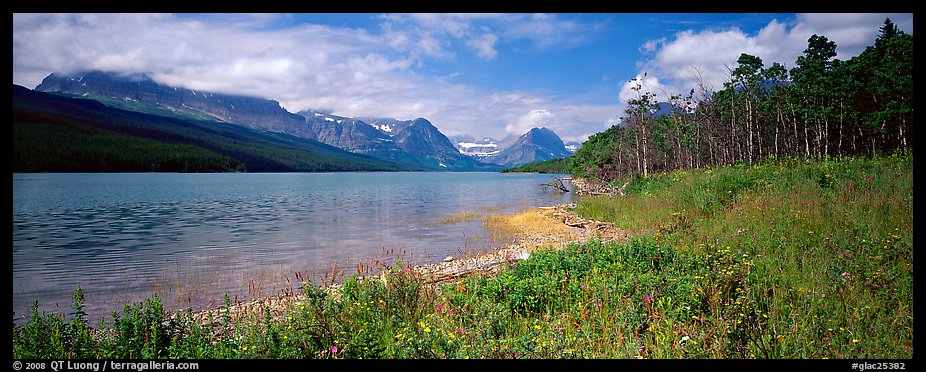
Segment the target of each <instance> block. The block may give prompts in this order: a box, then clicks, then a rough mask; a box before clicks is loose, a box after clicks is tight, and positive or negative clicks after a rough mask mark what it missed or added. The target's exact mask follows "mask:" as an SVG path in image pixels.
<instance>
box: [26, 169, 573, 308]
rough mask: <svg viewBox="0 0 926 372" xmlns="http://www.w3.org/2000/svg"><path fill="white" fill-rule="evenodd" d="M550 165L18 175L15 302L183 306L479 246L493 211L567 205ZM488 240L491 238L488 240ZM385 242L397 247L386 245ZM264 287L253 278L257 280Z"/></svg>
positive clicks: (432, 258) (433, 258) (266, 292)
mask: <svg viewBox="0 0 926 372" xmlns="http://www.w3.org/2000/svg"><path fill="white" fill-rule="evenodd" d="M550 177H551V176H549V175H532V174H498V173H433V172H431V173H273V174H266V173H243V174H241V173H239V174H234V173H229V174H176V173H133V174H108V173H101V174H14V175H13V311H14V312H16V313H17V314H18V315H19V314H21V313H23V312H25V311H28V308H29V306H30V305H31V303H32V301H33V300H39V302H40V305H41V307H43V308H44V309H45V310H47V311H57V312H62V313H67V312H69V309H70V296H71V295H72V293H73V291H74V289H75V288H76V286H77V285H78V284H79V285H80V286H81V287H82V288H83V289H84V291H85V293H86V295H87V300H86V302H87V312H88V313H90V314H91V316H94V319H98V318H99V316H101V315H104V314H108V312H109V311H111V310H115V309H117V308H119V307H121V305H122V304H125V303H127V302H132V301H138V300H141V299H143V298H144V297H145V296H150V295H151V294H152V293H155V292H157V293H159V294H160V296H161V298H162V299H164V300H165V302H167V303H168V304H169V305H170V306H171V307H173V308H181V307H187V306H194V307H202V306H209V305H217V304H220V303H221V299H222V297H223V296H222V295H223V294H224V293H226V292H227V293H229V294H235V295H240V296H242V298H245V297H248V296H249V293H248V292H249V288H251V289H250V292H251V293H250V295H251V296H253V295H255V294H256V293H255V292H256V290H257V288H258V286H259V288H260V291H261V294H262V295H269V294H274V293H278V292H279V290H280V288H282V286H285V285H286V283H287V281H290V283H291V281H293V280H294V279H293V277H294V274H295V273H297V272H298V273H299V274H300V276H304V277H306V278H311V279H315V278H317V279H321V277H322V276H323V275H324V273H325V272H326V270H327V271H330V270H331V268H332V267H333V265H334V264H335V263H337V265H338V270H339V271H344V272H345V274H347V275H349V274H351V273H352V272H353V271H352V270H354V267H355V266H356V265H357V264H360V263H364V262H369V260H370V259H371V257H380V258H383V257H385V256H390V257H394V254H389V253H397V252H401V251H403V250H404V251H405V252H406V253H407V257H406V259H412V260H414V261H416V262H419V263H427V262H434V261H437V260H439V259H441V258H443V257H445V256H447V255H458V254H460V253H461V252H462V251H463V250H465V249H478V248H480V244H481V243H479V242H481V241H484V239H482V237H484V231H483V230H482V228H481V219H480V218H474V219H466V220H463V221H458V222H455V223H440V222H439V221H441V219H442V218H444V219H445V220H446V218H445V217H446V216H448V215H452V214H455V213H457V214H459V213H461V212H466V211H491V210H498V211H499V212H510V211H516V210H519V209H523V208H527V207H533V206H540V205H549V204H555V203H566V202H569V201H571V198H572V195H571V194H572V193H565V194H563V193H559V192H553V191H545V190H543V189H542V188H540V187H538V185H539V184H541V183H544V182H547V181H548V180H549V179H550ZM482 248H485V247H482ZM384 252H385V253H386V254H385V255H384ZM251 286H254V287H251Z"/></svg>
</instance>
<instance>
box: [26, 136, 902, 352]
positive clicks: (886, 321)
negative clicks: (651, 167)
mask: <svg viewBox="0 0 926 372" xmlns="http://www.w3.org/2000/svg"><path fill="white" fill-rule="evenodd" d="M912 164H913V158H912V155H910V154H898V155H895V156H891V157H883V158H874V159H867V158H852V159H843V160H838V161H824V162H803V161H797V160H780V161H769V162H766V163H762V164H758V165H756V166H752V167H749V166H742V165H738V166H730V167H722V168H717V169H706V170H693V171H688V172H686V173H673V174H660V175H655V176H652V177H650V178H645V179H638V180H635V181H633V183H632V184H631V186H628V190H629V191H630V192H629V194H628V195H627V196H625V197H617V198H595V197H591V198H583V199H581V200H580V201H579V203H578V206H577V208H576V210H577V212H578V213H580V214H581V215H583V216H584V217H586V218H594V219H601V220H608V221H612V222H614V223H616V224H618V225H619V226H620V227H621V228H623V229H626V230H628V231H633V232H634V233H635V237H633V238H631V239H630V240H629V241H628V242H626V243H615V242H611V243H601V242H600V241H596V240H593V241H588V242H584V243H574V244H570V245H568V246H567V247H565V248H562V249H549V250H540V251H535V252H534V253H533V254H532V255H531V256H530V258H529V259H527V260H524V261H520V262H518V263H516V264H513V266H510V267H508V268H507V269H505V270H502V271H501V272H499V273H498V274H497V275H495V276H484V275H474V276H470V277H465V278H463V279H461V280H459V281H457V282H454V283H445V284H442V285H439V286H429V285H425V284H423V283H424V281H423V279H422V278H421V277H419V276H418V274H417V273H416V271H414V270H412V269H411V268H410V267H409V265H408V264H406V263H405V262H404V261H402V260H401V258H397V259H396V260H395V261H394V262H395V263H394V264H393V265H391V266H390V267H389V268H388V269H387V270H386V271H385V272H384V273H383V275H382V276H381V277H379V278H375V277H367V278H361V277H360V276H356V275H355V276H352V277H350V278H348V279H347V280H346V281H345V282H344V284H343V286H342V287H340V289H339V290H338V292H336V293H335V294H336V295H334V296H331V295H329V294H328V293H327V292H326V291H324V290H322V289H321V288H319V287H318V286H314V285H311V283H307V284H306V285H304V286H303V287H302V288H301V292H302V295H303V296H304V298H305V300H304V301H302V302H293V303H292V304H291V305H290V307H289V308H288V309H287V310H286V312H285V315H284V316H282V317H274V316H271V314H270V311H269V309H268V310H266V311H265V312H256V313H250V314H249V315H246V316H241V317H231V316H229V314H228V301H226V306H225V307H224V308H222V309H219V310H217V311H215V312H214V314H211V315H209V320H208V321H205V322H202V321H199V320H196V319H198V318H196V317H194V316H193V315H192V313H189V312H187V313H182V314H179V316H177V317H173V318H169V319H168V318H166V317H163V309H162V308H159V307H158V301H159V300H158V299H157V298H154V299H150V300H148V301H145V302H143V303H140V304H135V305H127V306H126V307H125V309H124V310H123V311H122V312H119V313H114V314H113V322H111V323H107V324H102V325H101V326H100V327H99V328H96V329H92V332H91V328H90V327H89V325H87V324H86V322H85V321H84V320H82V319H81V318H80V317H74V316H72V317H71V319H70V320H65V317H63V316H57V315H47V314H38V313H37V311H36V312H35V313H34V314H33V317H32V318H31V319H30V320H29V322H28V323H27V324H26V325H24V326H22V327H20V326H16V325H14V335H13V341H14V342H13V344H14V349H13V351H14V357H16V358H24V357H35V358H60V357H67V356H69V355H76V356H80V357H89V358H94V357H97V358H99V357H107V358H110V357H113V358H137V357H145V358H148V357H151V358H641V357H642V358H800V359H819V358H834V359H835V358H846V359H856V358H865V359H873V358H888V359H908V358H912V355H913V267H912V265H913V263H912V259H913V241H912V240H913V232H912V230H913V224H912V223H913V221H912V215H913V213H912V212H913V210H912V202H913V183H912V176H913V174H912V173H913V171H912ZM509 218H517V217H511V216H509ZM520 218H524V219H527V220H528V221H527V222H528V223H526V224H525V225H526V226H542V224H540V223H539V222H537V223H530V222H531V221H530V219H531V218H533V216H528V215H523V216H521V217H520ZM510 222H511V221H504V220H503V218H501V217H497V218H487V219H485V220H484V223H486V224H488V225H489V226H490V227H491V226H495V228H496V229H497V230H498V231H499V233H498V234H499V236H509V235H510V233H511V231H508V230H505V229H504V228H503V227H502V226H503V225H506V223H510ZM527 229H529V227H528V228H527ZM77 297H78V296H76V295H75V302H76V304H75V308H79V301H77ZM75 314H79V312H75ZM69 353H72V354H69Z"/></svg>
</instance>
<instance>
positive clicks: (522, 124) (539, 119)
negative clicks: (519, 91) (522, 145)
mask: <svg viewBox="0 0 926 372" xmlns="http://www.w3.org/2000/svg"><path fill="white" fill-rule="evenodd" d="M554 117H555V116H554V115H553V114H551V113H550V112H549V111H547V110H545V109H539V110H531V111H530V112H528V113H526V114H524V115H521V117H519V118H518V119H517V120H515V121H514V122H512V123H509V124H508V125H506V126H505V131H506V132H508V133H511V134H523V133H527V132H528V131H530V130H531V129H533V128H541V127H546V126H547V125H549V124H550V123H551V122H552V121H553V118H554Z"/></svg>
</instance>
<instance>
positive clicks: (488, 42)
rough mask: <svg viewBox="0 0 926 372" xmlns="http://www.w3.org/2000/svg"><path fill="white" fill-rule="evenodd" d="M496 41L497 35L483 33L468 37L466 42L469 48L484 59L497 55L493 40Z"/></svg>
mask: <svg viewBox="0 0 926 372" xmlns="http://www.w3.org/2000/svg"><path fill="white" fill-rule="evenodd" d="M496 41H498V36H495V35H492V34H484V35H482V36H479V37H477V38H473V39H470V40H469V41H468V42H466V45H468V46H469V47H470V48H473V49H474V50H476V55H478V56H479V57H481V58H484V59H494V58H495V56H497V55H498V51H497V50H495V42H496Z"/></svg>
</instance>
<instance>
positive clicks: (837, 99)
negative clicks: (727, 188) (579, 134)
mask: <svg viewBox="0 0 926 372" xmlns="http://www.w3.org/2000/svg"><path fill="white" fill-rule="evenodd" d="M835 56H836V43H835V42H833V41H830V40H829V39H827V38H826V37H825V36H821V35H813V36H811V37H810V38H809V40H808V43H807V48H806V49H805V50H804V52H803V54H802V55H801V56H799V57H798V58H797V61H795V63H794V67H793V68H790V69H788V68H786V67H785V65H783V64H781V63H779V62H773V63H771V64H770V65H768V64H767V63H766V62H764V61H762V59H761V58H759V57H757V56H753V55H749V54H745V53H744V54H742V55H740V57H739V58H738V60H737V65H736V67H735V68H731V67H729V66H728V67H727V70H728V72H729V74H728V76H727V79H726V81H725V82H724V85H723V89H720V90H717V91H711V90H710V89H708V87H706V86H705V82H704V81H703V80H702V79H701V78H702V77H701V74H700V73H699V72H697V70H696V69H695V73H694V76H693V79H695V81H696V82H697V84H696V85H697V86H698V89H692V90H690V91H689V92H687V94H678V95H674V96H671V97H670V99H669V102H668V103H669V106H670V107H671V110H670V111H671V113H669V114H666V115H654V114H655V112H656V110H657V107H658V104H659V103H658V102H657V100H656V95H655V93H649V92H642V89H641V84H642V81H640V79H634V80H631V83H635V84H636V85H635V88H634V90H635V91H636V93H637V96H636V97H635V98H634V99H631V100H629V101H628V102H627V103H628V107H627V109H626V111H625V112H624V116H623V117H622V123H621V124H618V125H615V126H612V127H611V128H609V129H607V130H605V131H604V132H600V133H597V134H595V135H593V136H591V137H590V138H589V139H588V140H587V141H586V142H585V143H584V144H583V145H582V148H580V149H579V150H578V151H577V152H576V153H575V154H574V155H572V156H571V157H570V162H569V173H571V174H572V175H574V176H576V177H594V178H598V179H602V180H615V179H626V178H632V177H637V176H646V175H648V174H650V173H654V172H667V171H673V170H681V169H692V168H702V167H712V166H718V165H723V164H735V163H745V164H750V165H751V164H753V163H756V162H757V161H760V160H762V159H767V158H781V157H798V158H803V159H825V158H842V157H846V156H856V155H858V156H874V155H877V154H889V153H893V152H895V151H904V150H912V149H913V147H914V141H913V139H914V137H913V35H908V34H906V33H904V32H903V31H900V30H898V29H897V27H896V25H894V23H893V22H891V20H890V19H886V20H885V21H884V25H883V26H882V27H881V29H880V33H879V35H878V37H877V39H876V40H875V41H874V44H873V45H869V46H868V47H866V49H865V50H864V51H863V52H862V53H861V54H860V55H858V56H855V57H853V58H851V59H849V60H847V61H842V60H839V59H835V58H834V57H835ZM644 76H645V75H644Z"/></svg>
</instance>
